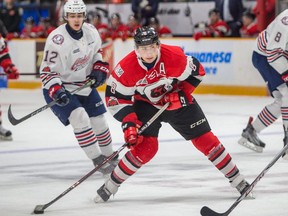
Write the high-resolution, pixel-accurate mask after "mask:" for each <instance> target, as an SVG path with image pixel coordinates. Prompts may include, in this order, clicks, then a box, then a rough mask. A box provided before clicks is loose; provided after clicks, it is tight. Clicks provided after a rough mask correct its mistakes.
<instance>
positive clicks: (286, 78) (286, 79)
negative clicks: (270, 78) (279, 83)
mask: <svg viewBox="0 0 288 216" xmlns="http://www.w3.org/2000/svg"><path fill="white" fill-rule="evenodd" d="M281 78H282V80H283V81H284V82H285V83H286V85H287V86H288V71H286V72H284V73H283V74H282V76H281Z"/></svg>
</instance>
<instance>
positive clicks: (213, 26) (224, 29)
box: [194, 8, 231, 41]
mask: <svg viewBox="0 0 288 216" xmlns="http://www.w3.org/2000/svg"><path fill="white" fill-rule="evenodd" d="M208 15H209V20H210V21H209V22H210V23H209V24H208V25H204V27H201V28H200V29H199V31H196V33H195V34H194V39H195V40H196V41H197V40H199V39H200V38H202V37H228V36H230V34H231V30H230V28H229V26H228V24H227V23H226V22H225V21H223V20H222V19H221V17H220V12H219V10H218V9H216V8H215V9H212V10H210V11H209V14H208ZM198 26H199V25H198ZM198 26H197V25H196V27H198Z"/></svg>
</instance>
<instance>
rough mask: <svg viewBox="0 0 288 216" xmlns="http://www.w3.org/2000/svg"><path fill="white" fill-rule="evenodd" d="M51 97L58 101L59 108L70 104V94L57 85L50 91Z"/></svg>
mask: <svg viewBox="0 0 288 216" xmlns="http://www.w3.org/2000/svg"><path fill="white" fill-rule="evenodd" d="M48 92H49V96H50V97H51V98H52V99H53V100H54V101H56V103H57V104H58V105H59V106H66V105H67V104H68V103H69V102H70V93H69V92H67V91H65V89H64V88H63V87H62V86H61V85H59V84H55V85H53V86H51V87H50V88H49V90H48Z"/></svg>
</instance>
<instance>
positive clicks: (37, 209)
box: [33, 103, 170, 214]
mask: <svg viewBox="0 0 288 216" xmlns="http://www.w3.org/2000/svg"><path fill="white" fill-rule="evenodd" d="M169 104H170V103H166V104H165V105H164V106H163V107H162V108H161V109H160V110H159V111H158V112H157V113H156V114H155V115H154V116H152V118H151V119H150V120H149V121H147V122H146V123H145V124H144V125H143V126H142V127H141V128H140V129H139V131H138V134H141V133H143V131H144V130H146V129H147V128H148V127H149V126H150V125H151V124H152V123H153V122H154V121H155V120H156V119H157V118H158V117H159V116H160V115H161V114H162V113H163V112H164V111H165V110H166V108H167V107H168V106H169ZM127 145H128V144H127V143H125V144H123V145H122V146H121V147H120V148H119V149H118V150H117V151H115V152H113V154H111V155H110V156H109V157H107V158H106V159H105V160H104V161H103V162H102V163H101V164H99V165H98V166H96V167H95V168H94V169H93V170H91V171H90V172H89V173H87V174H86V175H85V176H83V177H82V178H81V179H79V180H78V181H77V182H75V183H74V184H73V185H71V186H70V187H69V188H68V189H66V190H65V191H64V192H63V193H61V194H60V195H59V196H57V197H56V198H55V199H53V200H51V201H50V202H48V203H46V204H44V205H37V206H36V207H35V208H34V211H33V213H34V214H43V213H44V210H45V209H46V208H48V207H49V206H50V205H52V204H53V203H55V202H56V201H57V200H59V199H61V198H62V197H63V196H65V195H66V194H67V193H69V192H70V191H72V190H73V189H74V188H76V187H77V186H78V185H80V184H81V183H82V182H83V181H85V180H86V179H87V178H89V177H90V176H91V175H93V174H94V173H95V172H96V171H97V170H99V169H100V168H101V167H102V166H104V165H105V164H106V163H108V162H109V161H111V160H112V159H113V158H114V157H115V156H116V155H118V154H119V153H120V152H121V151H122V150H123V149H124V148H125V147H126V146H127Z"/></svg>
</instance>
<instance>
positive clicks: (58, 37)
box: [52, 34, 64, 45]
mask: <svg viewBox="0 0 288 216" xmlns="http://www.w3.org/2000/svg"><path fill="white" fill-rule="evenodd" d="M52 41H53V43H55V44H58V45H60V44H62V43H63V42H64V37H63V35H61V34H56V35H54V36H53V38H52Z"/></svg>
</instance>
